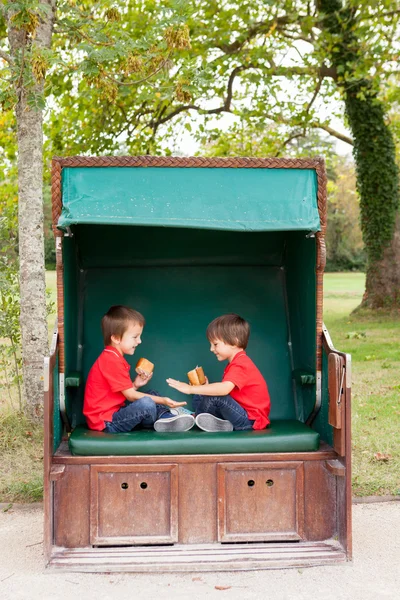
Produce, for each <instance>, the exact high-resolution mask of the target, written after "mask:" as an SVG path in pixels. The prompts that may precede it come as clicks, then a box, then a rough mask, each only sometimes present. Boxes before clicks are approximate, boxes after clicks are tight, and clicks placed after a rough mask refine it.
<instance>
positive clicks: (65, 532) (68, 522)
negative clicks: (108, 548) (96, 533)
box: [53, 465, 90, 548]
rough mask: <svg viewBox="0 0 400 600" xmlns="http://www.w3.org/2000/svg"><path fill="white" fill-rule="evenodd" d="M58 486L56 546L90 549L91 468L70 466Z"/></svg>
mask: <svg viewBox="0 0 400 600" xmlns="http://www.w3.org/2000/svg"><path fill="white" fill-rule="evenodd" d="M53 486H54V543H55V545H56V546H65V547H66V548H82V547H85V546H89V544H90V542H89V501H88V500H89V493H90V482H89V466H88V465H79V466H75V465H68V467H67V468H66V470H65V473H64V476H63V477H62V478H61V479H60V480H59V481H56V482H54V483H53Z"/></svg>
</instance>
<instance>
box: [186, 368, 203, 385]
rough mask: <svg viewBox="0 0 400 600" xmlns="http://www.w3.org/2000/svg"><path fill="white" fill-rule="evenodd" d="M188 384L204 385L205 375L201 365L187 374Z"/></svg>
mask: <svg viewBox="0 0 400 600" xmlns="http://www.w3.org/2000/svg"><path fill="white" fill-rule="evenodd" d="M187 376H188V378H189V383H190V385H204V384H205V383H206V377H205V375H204V371H203V367H196V368H195V369H193V370H192V371H189V373H188V374H187Z"/></svg>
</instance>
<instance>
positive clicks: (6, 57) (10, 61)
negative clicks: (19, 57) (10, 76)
mask: <svg viewBox="0 0 400 600" xmlns="http://www.w3.org/2000/svg"><path fill="white" fill-rule="evenodd" d="M0 58H2V59H3V60H5V61H6V62H8V64H10V65H12V64H14V61H13V59H12V58H11V56H10V55H9V54H7V52H4V51H3V50H0Z"/></svg>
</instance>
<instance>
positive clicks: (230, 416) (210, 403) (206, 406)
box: [193, 395, 254, 431]
mask: <svg viewBox="0 0 400 600" xmlns="http://www.w3.org/2000/svg"><path fill="white" fill-rule="evenodd" d="M193 407H194V411H195V413H196V415H199V414H200V413H209V414H211V415H214V417H218V418H219V419H226V420H227V421H230V422H231V423H232V425H233V429H234V430H235V431H243V430H245V429H253V425H254V421H252V420H251V419H249V417H248V416H247V412H246V411H245V410H244V408H242V407H241V406H240V404H238V403H237V402H236V400H234V399H233V398H231V396H199V395H195V396H193Z"/></svg>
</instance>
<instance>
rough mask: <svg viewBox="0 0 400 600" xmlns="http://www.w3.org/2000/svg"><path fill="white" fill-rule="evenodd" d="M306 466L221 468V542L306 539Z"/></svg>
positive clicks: (219, 521) (245, 465)
mask: <svg viewBox="0 0 400 600" xmlns="http://www.w3.org/2000/svg"><path fill="white" fill-rule="evenodd" d="M303 490H304V471H303V463H290V462H289V463H284V464H283V463H268V464H265V463H255V464H252V465H248V464H245V463H238V464H230V465H226V464H220V465H218V540H219V541H221V542H239V541H242V542H244V541H252V542H254V541H272V540H299V539H303V538H304V499H303Z"/></svg>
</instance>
